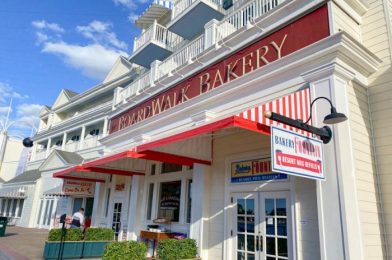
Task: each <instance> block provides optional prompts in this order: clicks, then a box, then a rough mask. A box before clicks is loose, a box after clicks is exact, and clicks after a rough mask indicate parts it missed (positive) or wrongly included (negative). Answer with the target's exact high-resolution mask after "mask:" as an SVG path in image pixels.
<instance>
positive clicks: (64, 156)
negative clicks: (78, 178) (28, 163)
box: [39, 149, 84, 172]
mask: <svg viewBox="0 0 392 260" xmlns="http://www.w3.org/2000/svg"><path fill="white" fill-rule="evenodd" d="M83 160H84V159H83V157H82V156H80V155H79V154H77V153H75V152H66V151H62V150H58V149H55V150H53V151H52V152H51V153H50V155H49V156H48V158H46V160H45V161H44V162H43V163H42V164H41V166H40V167H39V170H40V171H42V172H43V171H48V170H53V169H60V168H64V167H69V166H74V165H78V164H81V163H82V162H83Z"/></svg>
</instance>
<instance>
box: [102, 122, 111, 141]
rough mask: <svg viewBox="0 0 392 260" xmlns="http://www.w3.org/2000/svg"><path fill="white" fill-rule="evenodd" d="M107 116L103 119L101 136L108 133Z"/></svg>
mask: <svg viewBox="0 0 392 260" xmlns="http://www.w3.org/2000/svg"><path fill="white" fill-rule="evenodd" d="M108 126H109V118H108V117H105V120H104V121H103V130H102V132H103V133H102V135H103V137H105V136H107V135H108V129H109V127H108Z"/></svg>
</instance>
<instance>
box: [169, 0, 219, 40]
mask: <svg viewBox="0 0 392 260" xmlns="http://www.w3.org/2000/svg"><path fill="white" fill-rule="evenodd" d="M222 4H223V0H177V1H175V2H174V3H173V10H172V20H171V22H170V23H169V25H168V29H169V30H170V31H172V32H174V33H176V34H178V35H180V36H181V37H183V38H185V39H188V40H191V39H194V38H195V37H196V36H198V35H200V34H202V33H203V32H204V25H205V24H206V23H208V22H209V21H211V20H212V19H216V20H218V21H220V20H222V18H223V17H224V14H225V10H224V9H223V8H222Z"/></svg>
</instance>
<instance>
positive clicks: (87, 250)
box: [83, 241, 112, 258]
mask: <svg viewBox="0 0 392 260" xmlns="http://www.w3.org/2000/svg"><path fill="white" fill-rule="evenodd" d="M110 243H112V242H111V241H85V242H84V249H83V257H84V258H88V257H102V256H103V252H104V251H105V247H106V245H107V244H110Z"/></svg>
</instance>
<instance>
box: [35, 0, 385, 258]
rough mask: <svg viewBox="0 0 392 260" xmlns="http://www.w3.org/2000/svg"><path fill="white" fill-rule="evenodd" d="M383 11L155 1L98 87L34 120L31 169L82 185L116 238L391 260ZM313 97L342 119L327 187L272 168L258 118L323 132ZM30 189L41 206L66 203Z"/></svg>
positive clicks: (219, 251) (329, 5) (251, 252)
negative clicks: (171, 238) (172, 236)
mask: <svg viewBox="0 0 392 260" xmlns="http://www.w3.org/2000/svg"><path fill="white" fill-rule="evenodd" d="M391 16H392V3H391V2H390V1H387V0H376V1H367V0H361V1H360V0H349V1H340V0H334V1H324V0H314V1H305V0H251V1H220V0H197V1H185V0H178V1H175V2H174V3H171V2H168V1H154V2H153V3H152V4H151V5H150V6H149V8H148V9H147V10H146V11H145V12H144V13H143V14H142V15H141V16H140V17H139V19H138V20H137V21H136V25H137V26H139V27H140V28H141V30H142V33H141V35H140V36H139V37H137V38H136V39H135V42H134V50H133V53H132V54H131V55H130V57H129V58H128V59H127V60H125V59H120V61H119V63H117V64H116V65H115V67H114V69H113V70H112V72H111V73H109V75H108V77H109V78H110V80H105V81H104V82H103V83H102V85H100V86H98V87H95V88H93V89H91V90H89V91H87V92H86V93H82V94H79V95H77V96H72V95H73V94H72V93H69V92H64V93H62V96H60V97H59V99H58V100H57V101H56V103H57V106H56V104H55V105H54V106H53V107H52V108H51V109H48V110H47V111H43V113H42V115H41V118H42V126H43V127H44V128H45V127H46V129H44V128H42V129H41V130H40V132H39V133H38V134H37V136H36V137H35V138H34V141H35V147H34V149H33V161H35V162H36V163H35V164H34V163H33V162H32V164H31V167H33V166H32V165H37V166H36V168H39V169H40V172H41V173H42V174H43V175H45V176H47V177H48V178H47V179H48V180H50V182H56V181H55V180H54V179H53V178H51V176H53V177H56V178H58V181H57V182H59V183H60V182H62V180H61V179H63V180H64V181H66V180H73V181H84V182H85V181H88V182H94V183H95V189H94V196H93V197H94V200H93V201H92V200H89V203H91V204H93V205H92V216H91V217H92V225H93V226H106V227H112V228H113V229H114V230H115V233H116V238H117V239H118V240H137V239H141V238H142V237H141V234H142V232H143V231H145V230H147V229H148V228H150V227H151V226H150V225H152V224H156V222H157V219H158V220H161V221H162V220H164V223H163V224H162V223H161V224H159V225H160V228H165V229H169V230H170V231H172V232H176V233H181V234H184V235H185V236H187V237H191V238H194V239H195V240H196V241H197V243H198V247H199V254H200V256H201V257H202V259H267V260H271V259H389V258H390V256H391V254H392V246H391V240H392V238H391V234H392V225H391V223H390V222H391V220H392V218H391V209H392V204H391V203H390V202H391V194H390V185H391V183H392V182H391V178H392V177H391V173H390V170H389V164H390V162H389V161H390V160H389V157H390V148H389V147H390V146H389V143H390V140H391V138H390V136H389V135H390V134H389V132H390V131H389V130H390V128H391V126H392V123H391V120H390V118H389V112H390V110H391V109H392V107H391V105H390V103H391V102H389V100H390V92H391V91H390V89H389V88H390V84H391V82H392V76H391V75H392V74H391V73H390V70H391V61H392V56H391V53H392V40H391V39H392V37H391V36H392V28H391ZM124 64H125V65H124ZM130 64H137V65H138V66H140V67H137V68H138V69H137V70H133V69H131V67H132V66H133V65H132V66H131V65H130ZM126 65H127V66H126ZM124 66H125V67H127V68H128V70H126V69H125V68H124ZM135 68H136V67H135ZM70 96H71V97H70ZM318 97H327V98H328V99H330V100H331V101H332V104H333V105H334V106H335V107H336V109H337V110H338V111H339V112H342V113H344V114H346V115H347V117H348V120H347V121H346V122H344V123H341V124H338V125H334V126H332V132H333V137H332V140H331V142H329V143H328V144H324V145H323V150H324V156H323V157H324V158H323V160H324V171H325V175H326V178H325V180H322V181H320V180H312V179H307V178H304V177H299V176H293V175H285V174H279V173H276V172H272V171H271V157H272V155H271V140H270V132H271V130H270V129H271V126H274V125H278V123H276V122H275V121H272V120H269V119H268V118H265V117H264V112H266V111H273V112H276V113H279V114H282V115H285V116H287V117H290V118H292V119H299V120H302V121H306V120H307V118H308V117H309V116H312V120H311V124H312V125H313V126H317V127H322V126H323V118H324V117H325V116H326V115H327V114H329V113H330V106H329V104H328V103H327V102H323V101H318V102H316V103H314V105H313V106H312V107H311V103H312V101H313V100H315V99H316V98H318ZM87 104H89V105H91V107H93V108H92V110H88V109H87V110H83V109H82V108H83V107H87V106H88V105H87ZM100 106H101V107H102V111H101V110H99V108H100ZM83 111H84V112H83ZM89 111H91V113H90V112H89ZM99 111H101V112H99ZM49 126H50V127H49ZM90 126H91V127H90ZM280 127H283V128H284V129H289V130H294V131H295V129H293V128H290V127H289V126H286V125H282V124H280ZM94 129H99V130H98V133H103V135H102V136H99V137H98V138H97V139H99V144H100V145H99V146H95V148H94V149H92V150H91V151H90V150H89V149H85V150H84V149H83V147H85V146H84V142H86V133H95V132H94ZM101 129H102V131H101ZM91 131H92V132H91ZM299 133H300V134H303V135H307V133H306V132H304V131H299ZM91 135H93V134H91ZM98 135H99V134H98ZM75 136H79V138H77V137H75ZM75 143H77V145H76V144H75ZM54 145H55V146H58V147H59V146H61V149H62V150H66V151H68V152H69V153H71V154H72V155H70V154H66V155H64V154H63V155H58V154H57V155H56V156H57V157H56V156H55V154H54V153H53V152H52V153H51V149H52V148H53V146H54ZM76 146H77V147H78V148H75V147H76ZM72 147H73V148H72ZM69 149H70V150H69ZM76 154H77V155H78V156H80V157H78V156H76ZM60 157H61V158H63V159H59V158H60ZM64 157H67V158H68V160H67V159H64ZM69 157H70V158H69ZM56 158H57V159H56ZM81 158H82V159H81ZM40 159H45V162H43V161H42V160H40ZM64 161H68V163H67V162H64ZM60 162H62V163H60ZM38 165H39V166H38ZM41 179H42V180H41V181H42V183H44V180H43V178H42V177H41ZM41 185H42V187H41V188H40V189H41V192H40V193H37V194H40V195H36V196H37V197H39V200H41V201H45V200H46V199H47V198H48V199H47V201H49V200H51V199H49V197H50V198H52V197H51V196H58V197H59V198H58V199H59V200H60V197H61V196H66V194H63V193H62V192H63V189H61V190H59V191H56V190H54V191H53V190H52V189H54V188H56V187H55V186H56V185H55V186H50V185H49V184H45V185H43V184H41ZM44 188H45V189H44ZM50 190H52V191H50ZM45 192H46V193H45ZM61 198H62V197H61ZM87 198H88V197H86V198H83V199H82V203H85V204H86V203H87V200H88V199H87ZM39 200H36V202H35V203H36V208H39V206H38V204H39V202H38V201H39ZM78 201H79V202H78V203H79V204H80V200H78ZM42 203H44V202H42ZM45 203H46V205H49V206H41V207H45V208H49V209H50V208H51V206H50V203H49V202H45ZM53 203H55V202H53ZM56 203H58V202H56ZM79 204H78V205H79ZM41 205H44V204H41ZM74 205H75V200H74ZM65 207H68V208H71V206H70V204H69V205H68V206H64V208H65ZM53 208H56V206H53ZM49 211H50V210H49ZM40 212H42V210H40ZM43 214H44V213H40V214H38V213H36V216H37V215H40V216H43ZM50 214H52V213H50ZM37 219H39V218H36V220H34V221H37ZM38 222H39V220H38ZM44 222H45V221H44Z"/></svg>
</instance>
